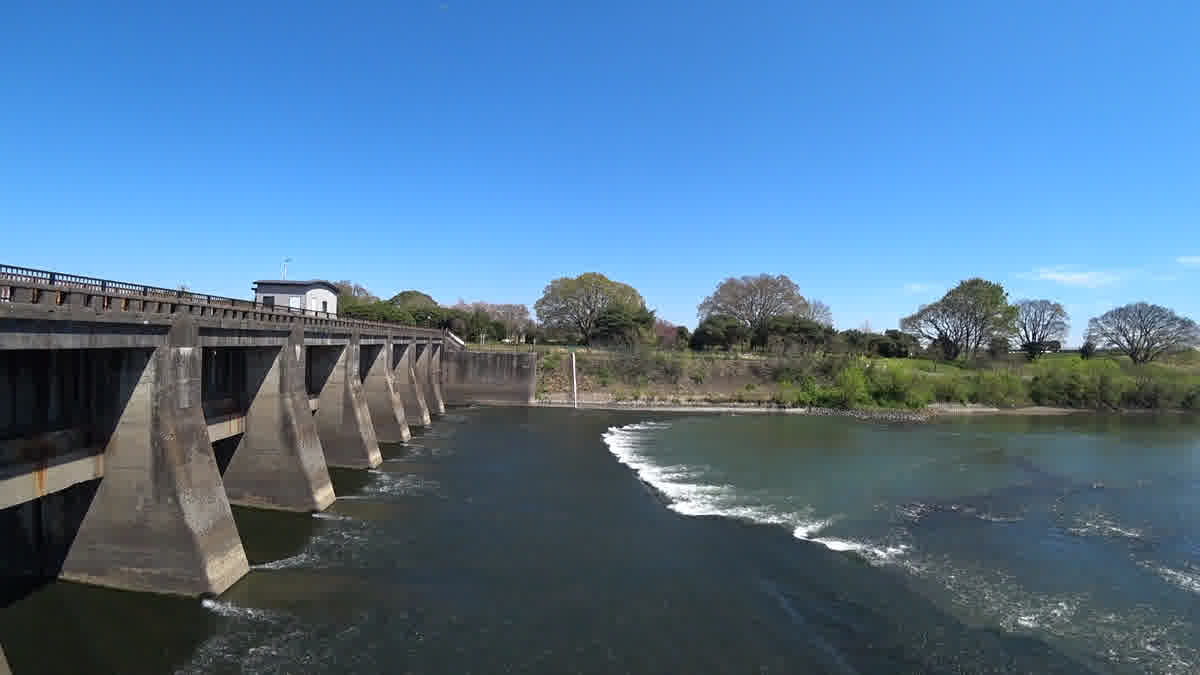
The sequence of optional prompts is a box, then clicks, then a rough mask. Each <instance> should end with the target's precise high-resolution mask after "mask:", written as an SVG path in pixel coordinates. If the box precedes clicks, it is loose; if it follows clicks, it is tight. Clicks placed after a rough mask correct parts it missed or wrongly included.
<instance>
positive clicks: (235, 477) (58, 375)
mask: <svg viewBox="0 0 1200 675" xmlns="http://www.w3.org/2000/svg"><path fill="white" fill-rule="evenodd" d="M535 382H536V360H535V355H534V354H532V353H519V354H518V353H481V352H471V351H468V350H467V349H466V345H465V344H464V343H463V341H462V340H460V339H459V338H458V337H456V336H455V335H454V334H453V333H451V332H449V331H446V330H439V329H429V328H417V327H410V326H402V325H398V324H391V323H380V322H371V321H361V320H355V319H349V318H344V317H338V316H336V315H333V314H328V313H324V312H317V311H313V310H303V309H297V308H290V307H277V306H272V305H264V304H261V303H256V302H254V301H249V300H238V299H232V298H221V297H216V296H211V295H203V294H197V293H193V292H188V291H182V290H172V289H165V288H155V287H151V286H143V285H139V284H132V283H125V282H115V281H107V280H102V279H92V278H87V277H79V276H74V275H67V274H59V273H54V272H45V271H40V270H30V269H25V268H18V267H8V266H0V537H3V539H4V541H3V543H2V544H0V545H2V546H3V550H4V551H5V555H4V560H3V564H4V566H5V568H6V569H4V574H5V576H6V578H41V579H48V578H55V577H57V578H60V579H66V580H71V581H76V582H81V583H87V584H96V585H101V586H107V587H112V588H119V589H124V590H131V591H148V592H155V593H170V594H178V595H188V596H200V595H207V594H213V595H216V594H220V593H221V592H223V591H224V590H225V589H227V588H229V586H230V585H232V584H233V583H234V582H235V581H237V580H238V579H240V578H241V577H242V576H243V575H245V574H246V573H247V572H248V571H249V565H248V563H247V559H246V554H245V552H244V550H243V548H242V541H241V539H240V537H239V534H238V531H237V527H236V525H235V523H234V520H233V514H232V511H231V509H230V505H231V504H237V505H241V506H248V507H254V508H264V509H282V510H287V511H302V512H303V511H321V510H323V509H325V508H327V507H328V506H329V505H330V504H331V503H333V501H334V500H335V499H336V498H337V496H336V495H335V494H334V490H333V485H332V483H331V482H330V478H329V471H328V468H327V467H330V466H333V467H347V468H353V469H367V468H370V467H374V466H376V465H378V464H379V463H380V462H381V461H382V458H381V455H380V449H379V444H380V443H403V442H405V441H407V440H408V439H409V438H410V436H411V432H410V427H416V426H421V427H425V426H429V425H432V424H436V423H437V418H438V416H439V415H442V414H444V413H445V410H446V406H448V405H451V406H453V405H466V404H473V403H480V404H518V405H520V404H529V403H532V402H533V398H534V388H535ZM2 654H3V652H2V651H0V673H6V671H7V666H6V665H4V661H3V656H2Z"/></svg>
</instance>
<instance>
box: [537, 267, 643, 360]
mask: <svg viewBox="0 0 1200 675" xmlns="http://www.w3.org/2000/svg"><path fill="white" fill-rule="evenodd" d="M614 306H618V307H626V308H629V309H631V310H644V309H645V308H646V302H645V300H643V299H642V296H641V294H640V293H638V292H637V290H636V289H634V288H633V287H632V286H630V285H628V284H623V283H621V282H619V281H613V280H611V279H609V278H608V277H606V276H604V275H603V274H597V273H595V272H589V273H587V274H581V275H579V276H577V277H574V278H571V277H563V278H561V279H555V280H553V281H551V282H550V283H549V284H547V286H546V288H545V290H543V292H542V297H541V299H539V300H538V301H537V303H535V304H534V310H535V311H536V312H537V315H538V319H539V320H540V321H541V322H542V324H543V325H545V326H546V328H547V329H549V330H559V331H563V332H570V333H574V334H575V335H576V336H577V337H578V339H579V340H580V341H581V342H582V343H583V344H589V343H590V342H591V340H592V339H593V338H594V337H596V322H597V320H599V318H600V315H601V314H602V313H603V312H604V310H606V309H608V308H609V307H614Z"/></svg>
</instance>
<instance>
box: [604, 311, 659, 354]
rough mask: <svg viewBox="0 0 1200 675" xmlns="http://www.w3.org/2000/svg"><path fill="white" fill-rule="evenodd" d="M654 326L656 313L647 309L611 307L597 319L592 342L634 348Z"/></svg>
mask: <svg viewBox="0 0 1200 675" xmlns="http://www.w3.org/2000/svg"><path fill="white" fill-rule="evenodd" d="M653 325H654V312H651V311H649V310H647V309H646V308H645V307H642V308H638V309H631V308H629V307H626V306H625V305H611V306H609V307H606V308H605V309H604V311H602V312H600V316H598V317H597V318H596V328H595V331H594V333H593V335H592V342H596V343H606V344H611V345H618V346H623V347H634V346H636V345H637V344H638V343H640V342H641V340H642V335H643V333H649V332H650V330H651V328H652V326H653Z"/></svg>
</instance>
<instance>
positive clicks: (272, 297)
mask: <svg viewBox="0 0 1200 675" xmlns="http://www.w3.org/2000/svg"><path fill="white" fill-rule="evenodd" d="M254 300H255V301H256V302H261V303H263V304H264V305H277V306H279V307H292V308H294V309H310V310H313V311H315V312H329V313H330V314H337V286H334V285H333V284H331V283H329V282H328V281H320V280H318V279H311V280H309V281H288V280H284V279H263V280H259V281H256V282H254Z"/></svg>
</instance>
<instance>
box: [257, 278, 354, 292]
mask: <svg viewBox="0 0 1200 675" xmlns="http://www.w3.org/2000/svg"><path fill="white" fill-rule="evenodd" d="M260 285H263V286H303V287H305V288H312V287H313V286H320V287H322V288H328V289H329V290H331V291H333V292H334V293H335V294H336V293H337V292H338V288H337V286H334V285H333V284H331V283H329V282H328V281H324V280H322V279H308V280H300V279H259V280H258V281H255V282H254V286H255V290H258V286H260Z"/></svg>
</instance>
